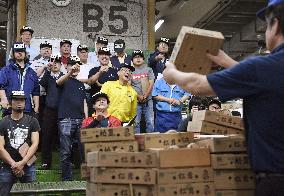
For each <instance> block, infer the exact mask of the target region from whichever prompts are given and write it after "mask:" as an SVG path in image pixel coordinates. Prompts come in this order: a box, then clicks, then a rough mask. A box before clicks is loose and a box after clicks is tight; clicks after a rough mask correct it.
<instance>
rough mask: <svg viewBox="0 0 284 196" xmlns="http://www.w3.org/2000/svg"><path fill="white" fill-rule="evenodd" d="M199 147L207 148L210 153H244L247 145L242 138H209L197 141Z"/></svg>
mask: <svg viewBox="0 0 284 196" xmlns="http://www.w3.org/2000/svg"><path fill="white" fill-rule="evenodd" d="M196 144H197V145H198V146H199V147H207V148H209V149H210V152H212V153H219V152H246V151H247V145H246V141H245V138H244V137H237V136H236V137H223V138H211V139H205V140H200V141H197V142H196Z"/></svg>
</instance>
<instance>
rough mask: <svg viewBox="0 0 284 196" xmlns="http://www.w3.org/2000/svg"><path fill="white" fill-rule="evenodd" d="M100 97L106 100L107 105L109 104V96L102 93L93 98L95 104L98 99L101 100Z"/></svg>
mask: <svg viewBox="0 0 284 196" xmlns="http://www.w3.org/2000/svg"><path fill="white" fill-rule="evenodd" d="M100 97H103V98H106V100H107V103H108V104H109V98H108V96H107V94H105V93H102V92H98V93H96V94H94V95H93V96H92V101H93V103H96V101H97V99H98V98H100Z"/></svg>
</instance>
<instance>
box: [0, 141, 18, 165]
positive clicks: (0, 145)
mask: <svg viewBox="0 0 284 196" xmlns="http://www.w3.org/2000/svg"><path fill="white" fill-rule="evenodd" d="M4 146H5V140H4V136H0V158H1V160H3V161H4V162H5V163H7V164H9V165H11V166H12V165H14V164H15V161H14V160H13V159H12V157H11V156H10V154H9V153H8V152H7V151H6V149H5V148H4Z"/></svg>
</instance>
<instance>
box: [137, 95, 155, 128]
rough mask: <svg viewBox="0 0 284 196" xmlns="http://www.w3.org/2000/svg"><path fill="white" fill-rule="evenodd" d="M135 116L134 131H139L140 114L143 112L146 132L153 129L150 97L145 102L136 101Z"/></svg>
mask: <svg viewBox="0 0 284 196" xmlns="http://www.w3.org/2000/svg"><path fill="white" fill-rule="evenodd" d="M136 111H137V112H136V115H137V116H136V118H135V132H136V133H140V122H141V116H142V114H144V117H145V121H146V132H147V133H151V132H153V131H154V112H153V100H152V99H150V100H148V101H146V102H145V103H138V104H137V110H136Z"/></svg>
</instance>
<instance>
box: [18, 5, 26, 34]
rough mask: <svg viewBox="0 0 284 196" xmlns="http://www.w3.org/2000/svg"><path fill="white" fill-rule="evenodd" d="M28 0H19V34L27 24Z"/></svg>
mask: <svg viewBox="0 0 284 196" xmlns="http://www.w3.org/2000/svg"><path fill="white" fill-rule="evenodd" d="M26 11H27V10H26V0H18V2H17V35H20V29H21V28H22V27H23V26H25V25H26V23H27V20H26V17H27V16H26Z"/></svg>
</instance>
